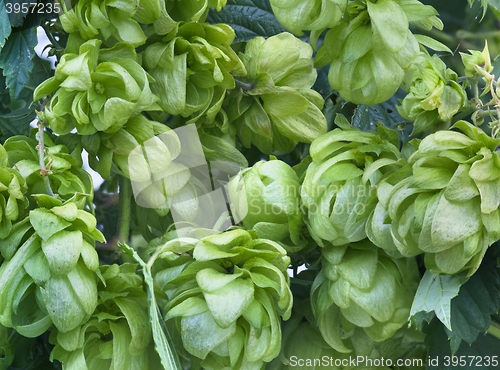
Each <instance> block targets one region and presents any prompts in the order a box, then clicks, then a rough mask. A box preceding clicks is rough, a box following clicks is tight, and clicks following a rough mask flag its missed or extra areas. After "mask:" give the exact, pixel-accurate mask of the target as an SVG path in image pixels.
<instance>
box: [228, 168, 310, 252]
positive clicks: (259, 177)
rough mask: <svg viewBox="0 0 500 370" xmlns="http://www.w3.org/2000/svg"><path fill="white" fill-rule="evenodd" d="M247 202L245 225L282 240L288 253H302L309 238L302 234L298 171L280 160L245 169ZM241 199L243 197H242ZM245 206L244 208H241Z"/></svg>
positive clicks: (267, 237)
mask: <svg viewBox="0 0 500 370" xmlns="http://www.w3.org/2000/svg"><path fill="white" fill-rule="evenodd" d="M242 175H243V180H244V183H245V193H246V202H245V204H243V205H241V206H238V203H237V202H238V199H237V193H236V191H234V196H231V195H232V193H231V190H232V189H230V198H231V199H234V201H235V203H234V204H236V206H235V208H236V209H235V211H236V212H237V213H238V211H242V210H244V211H245V213H244V214H242V216H244V218H243V225H244V227H245V228H247V229H253V230H255V231H257V234H258V235H259V237H261V238H265V239H271V240H273V241H276V242H279V243H280V244H281V245H282V246H283V247H284V248H285V249H286V250H287V251H288V252H298V251H299V250H301V249H302V248H304V247H305V245H306V244H307V241H306V240H305V238H304V237H303V235H302V228H303V226H304V223H303V221H302V215H301V210H300V183H299V177H298V176H297V173H296V172H295V171H294V170H293V169H292V168H291V167H290V166H289V165H288V164H286V163H285V162H283V161H280V160H270V161H260V162H257V163H256V164H254V165H253V166H252V167H250V168H248V169H246V170H243V171H242ZM240 201H241V200H240ZM239 208H242V209H239Z"/></svg>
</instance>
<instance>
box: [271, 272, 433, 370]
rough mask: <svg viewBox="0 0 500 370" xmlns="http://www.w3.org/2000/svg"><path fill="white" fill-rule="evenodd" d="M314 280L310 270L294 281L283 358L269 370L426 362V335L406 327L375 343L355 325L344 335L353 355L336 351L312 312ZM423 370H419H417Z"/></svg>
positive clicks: (346, 369) (368, 369)
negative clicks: (311, 296)
mask: <svg viewBox="0 0 500 370" xmlns="http://www.w3.org/2000/svg"><path fill="white" fill-rule="evenodd" d="M311 273H312V274H311ZM304 275H305V276H304ZM308 275H309V276H308ZM314 277H315V274H314V271H312V270H309V271H307V272H302V273H300V274H299V275H297V276H296V277H295V278H292V279H291V287H292V291H293V293H294V299H295V302H294V306H293V310H292V316H291V318H290V320H288V321H286V322H284V323H283V324H282V331H283V344H282V346H281V352H280V355H279V356H278V357H277V358H276V359H274V360H273V361H271V362H270V363H268V364H267V365H266V370H292V369H297V368H299V369H311V368H313V369H330V370H331V369H336V370H351V369H358V370H359V369H362V370H374V369H386V370H389V369H391V368H389V367H382V366H376V367H373V366H370V365H371V364H373V363H374V362H375V361H377V360H378V361H380V359H382V358H384V360H385V363H386V364H387V363H388V362H389V360H392V364H393V365H394V369H397V370H403V369H404V370H406V369H408V370H409V369H415V368H416V367H404V366H396V363H397V360H398V359H403V360H405V359H412V360H415V359H422V363H424V359H425V357H426V355H427V348H426V347H425V345H424V342H423V341H424V335H423V334H422V333H421V332H419V331H417V330H415V328H406V327H405V326H403V327H402V328H401V329H399V330H398V331H397V332H396V333H395V334H394V335H393V336H392V337H391V338H389V339H387V340H385V341H383V342H375V341H374V340H373V339H371V338H370V337H369V336H368V335H367V334H366V333H365V332H364V330H363V328H361V327H358V326H356V327H354V328H353V329H352V330H350V331H349V332H345V334H344V335H343V337H344V339H345V341H344V342H345V343H346V345H347V346H348V347H349V348H350V349H351V350H352V352H350V353H342V352H338V351H336V350H335V349H333V348H332V347H331V346H330V345H329V344H328V343H327V342H326V341H325V339H324V338H323V336H322V334H321V331H320V329H319V327H318V324H317V322H316V319H315V318H314V314H313V312H312V309H311V301H310V297H309V296H310V289H309V288H310V287H311V285H312V283H313V281H312V280H313V279H314ZM358 356H360V357H361V359H362V360H360V361H359V362H358V363H357V366H356V362H354V363H353V362H352V359H356V360H359V358H358ZM299 361H300V362H302V363H300V362H299ZM307 361H309V363H308V362H307ZM370 361H371V364H370ZM412 363H414V362H412ZM424 368H425V367H422V368H418V367H417V369H418V370H423V369H424Z"/></svg>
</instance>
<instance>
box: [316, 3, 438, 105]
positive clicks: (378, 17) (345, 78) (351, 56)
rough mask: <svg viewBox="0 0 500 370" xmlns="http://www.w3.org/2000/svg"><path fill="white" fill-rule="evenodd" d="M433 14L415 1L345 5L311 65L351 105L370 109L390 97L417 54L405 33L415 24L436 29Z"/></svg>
mask: <svg viewBox="0 0 500 370" xmlns="http://www.w3.org/2000/svg"><path fill="white" fill-rule="evenodd" d="M436 15H437V11H436V10H435V9H434V8H433V7H431V6H428V5H423V4H422V3H420V2H419V1H417V0H411V1H401V0H378V1H371V0H363V1H356V2H350V3H349V5H348V10H347V11H346V15H345V17H344V19H343V20H342V21H341V22H340V23H339V24H338V25H336V26H335V27H333V28H331V29H330V30H329V31H328V33H327V34H326V36H325V40H324V43H323V44H322V46H321V47H320V49H319V50H318V54H317V56H316V58H315V66H316V67H321V66H324V65H326V64H330V70H329V73H328V81H329V82H330V85H331V87H332V89H335V90H337V91H338V93H339V94H340V96H341V97H342V98H344V99H346V100H348V101H350V102H352V103H355V104H365V105H374V104H378V103H382V102H384V101H386V100H388V99H389V98H390V97H391V96H393V95H394V94H395V93H396V91H397V90H398V88H399V86H400V85H401V83H402V82H403V79H404V75H405V70H406V69H407V68H408V67H409V66H410V65H411V63H412V62H413V60H414V59H415V57H416V56H417V54H418V52H419V41H421V42H423V43H426V42H425V39H422V38H419V39H417V37H416V36H415V35H413V33H412V32H411V31H410V30H409V24H410V22H411V23H416V24H419V25H421V26H424V27H425V28H427V29H430V28H432V27H433V26H434V27H436V28H438V29H442V28H443V24H442V23H441V21H440V20H439V19H438V18H437V17H436Z"/></svg>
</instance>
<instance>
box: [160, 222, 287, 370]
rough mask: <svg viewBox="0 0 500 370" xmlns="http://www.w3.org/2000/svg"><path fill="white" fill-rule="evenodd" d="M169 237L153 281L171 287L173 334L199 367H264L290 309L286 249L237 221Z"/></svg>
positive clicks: (168, 314) (169, 314) (274, 352)
mask: <svg viewBox="0 0 500 370" xmlns="http://www.w3.org/2000/svg"><path fill="white" fill-rule="evenodd" d="M169 243H170V244H169V245H172V251H171V252H165V253H163V254H162V257H163V261H162V263H166V264H167V267H165V268H163V269H162V270H160V271H159V272H157V274H156V276H155V282H156V283H157V284H158V286H159V287H160V288H161V289H162V290H163V291H164V292H165V293H166V294H168V298H169V300H168V303H167V304H166V306H165V308H164V313H165V319H166V321H167V324H168V325H170V326H171V327H172V328H174V329H173V330H174V331H171V334H172V335H174V332H175V333H177V335H178V336H180V337H181V339H182V346H183V348H184V351H187V355H188V356H194V358H195V361H196V358H197V359H198V360H197V361H198V362H200V361H201V366H202V367H203V368H204V369H211V370H216V369H221V368H228V369H243V368H245V369H256V370H257V369H259V370H260V369H263V367H264V365H265V362H269V361H271V360H272V359H273V358H275V357H276V356H277V355H278V354H279V351H280V348H281V325H280V322H281V318H283V319H284V320H287V319H288V318H289V317H290V314H291V308H292V293H291V291H290V288H289V276H288V274H287V271H286V270H287V268H288V265H289V263H290V258H289V257H288V256H287V255H286V251H285V250H284V249H283V248H282V247H281V246H280V245H279V244H277V243H275V242H273V241H270V240H266V239H258V237H257V235H256V234H255V232H248V231H244V230H239V229H236V230H232V231H226V232H224V233H221V234H217V235H212V236H208V237H205V238H203V239H201V240H199V239H193V238H189V240H186V239H174V240H173V241H171V242H169ZM176 255H177V256H178V257H176ZM188 256H192V257H188ZM179 258H182V259H181V260H179ZM170 260H171V261H172V262H169V261H170ZM168 266H169V267H168ZM228 302H230V304H228ZM174 340H175V339H174Z"/></svg>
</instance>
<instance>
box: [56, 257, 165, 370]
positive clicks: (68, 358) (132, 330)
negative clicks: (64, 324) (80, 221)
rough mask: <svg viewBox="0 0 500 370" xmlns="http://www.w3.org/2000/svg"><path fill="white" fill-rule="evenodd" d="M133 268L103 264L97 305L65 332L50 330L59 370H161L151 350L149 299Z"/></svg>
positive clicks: (140, 279)
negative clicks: (82, 320)
mask: <svg viewBox="0 0 500 370" xmlns="http://www.w3.org/2000/svg"><path fill="white" fill-rule="evenodd" d="M136 268H137V265H134V264H128V263H125V264H122V265H120V266H118V265H111V266H107V265H106V266H101V267H100V268H99V271H100V273H101V276H102V279H103V281H99V283H98V287H97V288H98V296H99V299H98V305H97V308H96V309H95V311H94V312H93V313H92V316H91V317H90V320H88V321H86V322H85V323H83V324H82V325H81V326H78V327H76V328H74V329H73V330H70V331H67V332H61V331H58V330H54V331H52V332H51V335H50V342H51V343H52V344H54V345H55V347H54V349H53V350H52V353H51V359H56V360H58V361H60V362H61V363H62V365H63V370H90V369H96V368H99V369H109V370H119V369H130V370H149V369H157V368H160V367H161V363H160V361H159V358H158V355H157V354H156V352H155V351H154V348H153V337H152V333H151V325H150V322H149V316H148V301H147V295H146V292H145V291H144V289H143V287H142V283H143V282H142V278H141V277H140V276H139V275H137V274H136V273H135V270H136Z"/></svg>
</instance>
